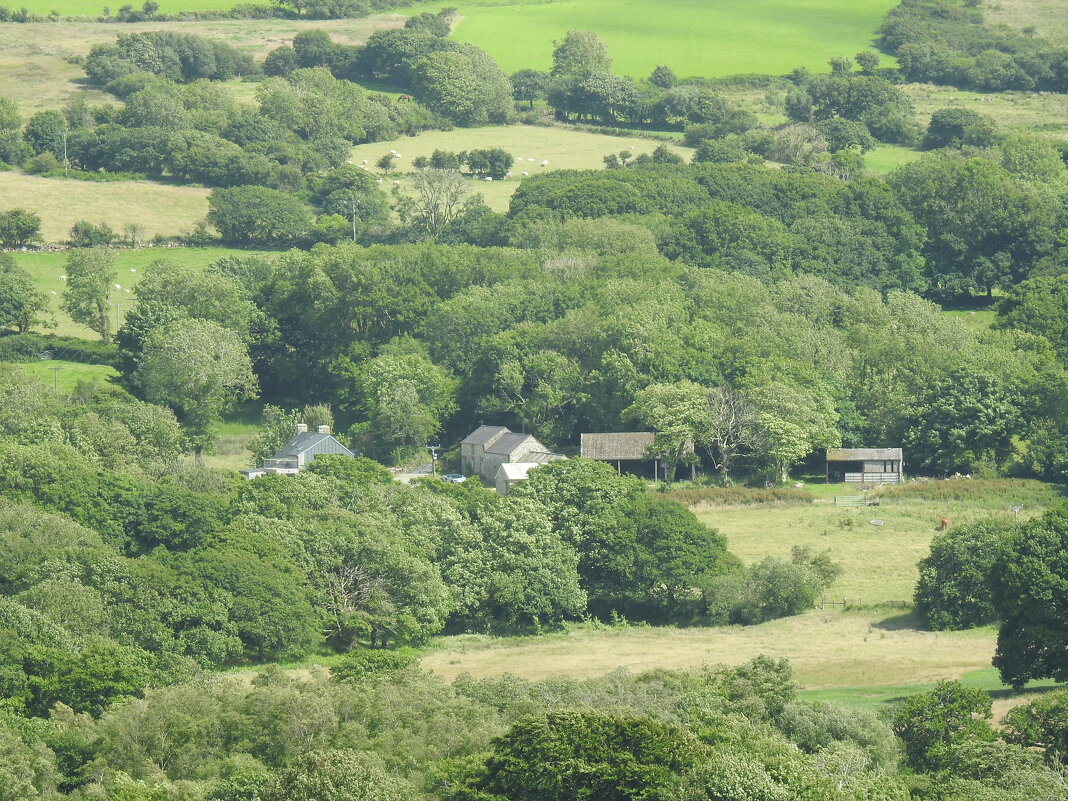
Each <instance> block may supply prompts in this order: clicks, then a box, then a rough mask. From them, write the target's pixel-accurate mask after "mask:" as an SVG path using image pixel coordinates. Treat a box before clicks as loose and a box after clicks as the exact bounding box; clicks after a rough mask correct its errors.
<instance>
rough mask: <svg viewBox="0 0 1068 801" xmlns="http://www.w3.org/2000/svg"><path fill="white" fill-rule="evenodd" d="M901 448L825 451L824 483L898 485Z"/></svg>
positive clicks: (899, 480)
mask: <svg viewBox="0 0 1068 801" xmlns="http://www.w3.org/2000/svg"><path fill="white" fill-rule="evenodd" d="M901 463H902V455H901V448H833V449H830V450H828V451H827V483H828V484H840V483H842V482H844V483H846V484H900V483H901V481H902V475H903V474H902V464H901Z"/></svg>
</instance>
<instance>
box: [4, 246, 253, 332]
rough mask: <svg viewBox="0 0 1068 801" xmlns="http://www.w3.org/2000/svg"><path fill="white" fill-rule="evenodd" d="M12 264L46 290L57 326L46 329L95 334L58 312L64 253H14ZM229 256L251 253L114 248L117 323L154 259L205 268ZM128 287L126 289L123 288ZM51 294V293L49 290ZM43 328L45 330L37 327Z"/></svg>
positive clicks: (213, 249) (61, 292) (219, 249)
mask: <svg viewBox="0 0 1068 801" xmlns="http://www.w3.org/2000/svg"><path fill="white" fill-rule="evenodd" d="M12 255H13V256H14V257H15V264H17V265H18V266H19V267H21V268H22V269H24V270H26V271H27V272H28V273H29V274H30V275H31V276H32V277H33V280H34V282H35V283H36V284H37V286H38V288H39V289H40V290H41V291H42V292H45V293H48V297H49V300H50V301H51V308H52V313H53V315H54V316H55V318H56V322H57V324H58V327H57V328H55V329H48V330H50V331H51V332H52V333H56V334H61V335H63V336H75V337H84V338H86V339H96V338H97V335H96V334H95V333H93V332H92V331H90V330H89V329H88V328H86V327H85V326H82V325H78V324H77V323H75V322H73V321H72V320H71V319H70V318H69V317H67V316H66V315H65V314H63V312H61V311H60V308H59V304H60V301H61V300H62V296H63V286H64V283H63V281H62V280H61V279H60V277H59V276H61V275H64V274H65V273H66V271H67V269H66V265H67V254H66V253H61V252H54V251H39V252H33V253H14V254H12ZM230 255H241V256H248V255H251V252H250V251H245V250H233V249H230V248H141V249H140V250H116V251H115V263H116V269H117V272H118V277H117V278H116V280H115V283H117V284H119V286H120V287H121V289H118V290H114V291H113V293H112V298H111V300H112V302H115V303H121V304H123V305H122V306H120V307H118V308H117V309H116V312H117V314H118V320H119V322H120V323H121V321H122V318H123V316H124V315H125V313H126V311H128V310H129V309H130V308H132V305H133V301H134V294H133V289H134V287H136V286H137V282H138V281H139V280H140V279H141V274H142V273H143V272H144V269H145V267H147V266H148V265H149V264H151V263H152V262H155V261H166V262H172V263H175V264H190V265H193V266H197V267H206V266H208V265H209V264H211V263H212V262H213V261H218V260H219V259H221V258H223V257H225V256H230ZM127 289H129V290H130V291H129V292H126V290H127ZM53 292H54V293H55V294H52V293H53ZM40 330H42V331H44V330H45V329H40Z"/></svg>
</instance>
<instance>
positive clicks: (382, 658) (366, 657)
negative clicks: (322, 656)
mask: <svg viewBox="0 0 1068 801" xmlns="http://www.w3.org/2000/svg"><path fill="white" fill-rule="evenodd" d="M415 663H416V655H415V652H413V651H409V650H402V651H350V652H349V653H347V654H345V656H344V658H343V659H342V660H341V661H340V662H338V663H337V664H336V665H334V666H333V667H332V668H330V672H331V673H332V674H333V675H334V677H335V678H338V679H344V680H348V681H357V680H359V679H366V678H368V677H370V676H381V675H384V674H387V673H396V672H397V671H399V670H404V669H405V668H406V667H409V666H410V665H414V664H415Z"/></svg>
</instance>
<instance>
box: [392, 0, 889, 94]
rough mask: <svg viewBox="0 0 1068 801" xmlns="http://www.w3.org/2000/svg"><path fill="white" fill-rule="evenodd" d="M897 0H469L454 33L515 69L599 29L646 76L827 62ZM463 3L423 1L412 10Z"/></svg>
mask: <svg viewBox="0 0 1068 801" xmlns="http://www.w3.org/2000/svg"><path fill="white" fill-rule="evenodd" d="M895 4H896V3H895V0H719V2H716V3H709V2H706V1H705V0H661V2H658V3H656V4H655V5H650V4H649V3H647V2H641V1H640V0H469V2H466V3H461V4H459V7H460V13H461V15H462V19H461V20H460V22H459V24H458V25H457V26H456V29H455V32H454V34H453V35H454V36H455V37H456V38H457V39H459V40H461V41H464V42H471V43H473V44H476V45H478V46H479V47H481V48H483V49H485V50H487V51H488V52H489V53H490V54H491V55H493V57H494V58H496V59H497V61H498V62H499V63H500V65H501V66H502V67H504V69H505V70H506V71H507V72H514V71H515V70H518V69H522V68H524V67H533V68H536V69H548V67H549V66H550V64H551V60H552V50H553V41H554V40H558V39H561V38H563V36H564V34H566V33H567V31H569V30H576V29H580V30H591V31H595V32H596V33H598V34H599V35H600V36H601V37H602V38H603V39H604V40H605V41H606V42H607V43H608V49H609V53H610V54H611V55H612V58H613V68H612V69H613V72H615V73H617V74H620V75H632V76H634V77H644V76H646V75H648V74H649V73H650V72H651V71H652V70H653V68H654V67H656V66H657V65H658V64H667V65H668V66H669V67H671V68H672V69H673V70H675V72H676V73H678V74H679V75H684V76H685V75H706V76H712V75H730V74H735V73H743V72H764V73H773V74H779V73H784V72H788V71H789V70H790V69H792V68H794V67H799V66H806V67H809V68H810V69H818V70H824V71H825V70H826V69H827V59H828V58H829V57H831V56H841V55H849V56H852V55H853V54H854V53H856V52H857V51H858V50H865V49H867V48H870V47H871V46H872V40H873V37H874V33H873V32H874V31H875V29H876V28H877V27H878V25H879V23H880V21H881V20H882V18H883V15H884V14H886V12H887V11H888V10H889V9H890V8H891V7H893V6H894V5H895ZM449 5H456V4H455V3H453V2H451V0H442V1H441V2H433V3H427V4H420V5H418V6H413V7H412V8H411V9H408V11H409V12H411V13H417V12H418V11H423V10H437V9H438V8H441V7H444V6H449Z"/></svg>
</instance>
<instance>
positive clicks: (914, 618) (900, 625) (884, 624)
mask: <svg viewBox="0 0 1068 801" xmlns="http://www.w3.org/2000/svg"><path fill="white" fill-rule="evenodd" d="M871 627H872V628H873V629H879V630H880V631H907V630H912V631H926V630H927V627H926V626H924V625H923V618H921V617H920V616H919V615H918V614H916V613H915V612H905V613H904V614H902V615H891V616H890V617H885V618H883V619H882V620H880V621H877V622H875V623H872V624H871Z"/></svg>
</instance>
